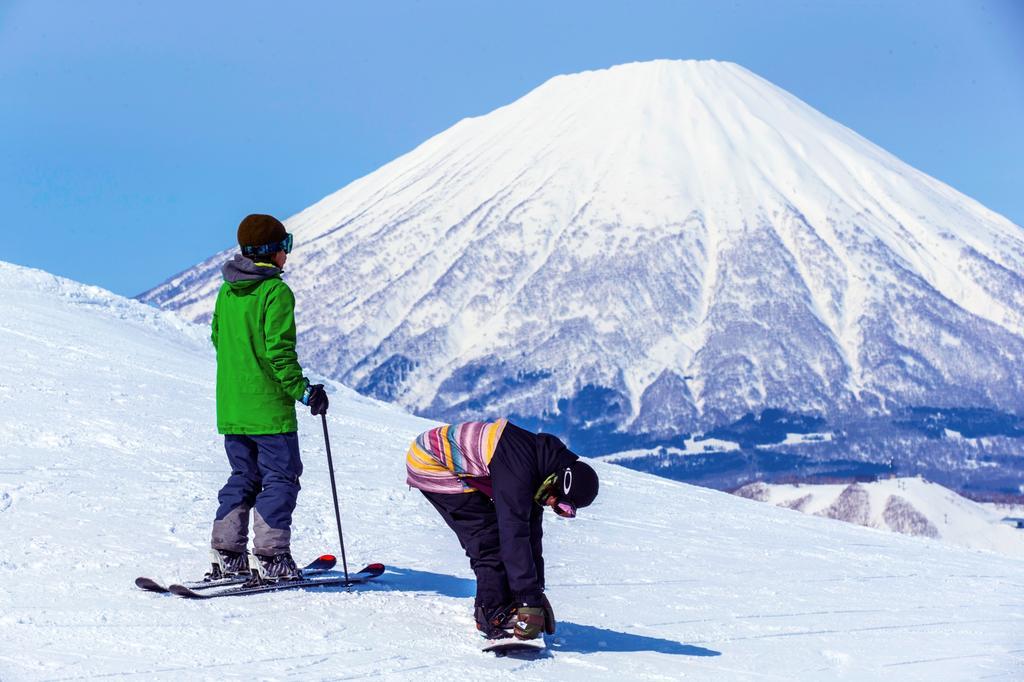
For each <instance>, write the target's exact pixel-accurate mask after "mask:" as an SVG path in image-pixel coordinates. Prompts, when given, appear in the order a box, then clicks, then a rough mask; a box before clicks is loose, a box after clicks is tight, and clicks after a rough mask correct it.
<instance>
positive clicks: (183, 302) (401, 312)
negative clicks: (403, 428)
mask: <svg viewBox="0 0 1024 682" xmlns="http://www.w3.org/2000/svg"><path fill="white" fill-rule="evenodd" d="M253 210H257V207H253ZM287 224H288V227H289V229H290V230H292V231H293V232H294V233H295V236H296V244H297V246H296V250H295V252H294V253H293V254H292V256H291V258H290V260H289V266H288V267H289V270H290V273H291V282H292V284H293V286H294V287H295V290H296V294H297V296H298V299H299V303H300V308H301V309H302V310H303V313H302V315H301V317H300V319H299V329H300V335H301V339H300V343H302V344H304V346H305V348H306V349H307V350H308V352H309V353H310V354H311V355H312V357H314V358H315V361H316V363H317V364H318V366H320V367H323V368H324V369H325V371H329V372H330V373H331V375H332V376H334V377H336V378H338V379H340V380H342V381H344V382H345V383H346V384H347V385H349V386H353V387H356V388H357V389H358V390H359V391H360V392H363V393H364V394H367V395H372V396H375V397H378V398H381V399H384V400H388V401H395V402H399V403H400V404H402V405H404V406H406V407H408V408H410V409H412V410H414V411H416V412H417V413H418V414H423V415H430V416H432V417H436V418H445V419H454V418H458V417H467V416H469V415H471V414H473V413H474V412H477V411H479V410H481V409H482V410H485V411H491V412H503V413H515V414H520V415H527V416H535V415H540V414H541V413H543V412H545V411H547V412H548V413H550V414H551V415H554V416H553V417H552V419H551V421H552V422H553V426H551V428H555V429H557V430H558V431H559V432H561V433H574V432H575V431H579V430H582V429H587V428H590V429H596V428H599V427H602V426H606V427H608V428H609V429H612V430H615V429H618V430H625V431H628V432H629V433H631V434H640V433H643V434H653V435H656V436H660V437H665V436H669V435H677V434H680V433H687V432H692V431H697V430H708V429H709V428H710V427H712V426H714V425H716V424H722V423H727V422H729V421H732V420H735V419H737V418H739V417H740V416H742V415H743V414H745V413H747V412H751V411H755V412H756V411H759V410H760V409H762V408H765V407H774V408H782V409H787V410H790V411H795V412H800V413H808V412H811V413H819V414H823V415H825V416H827V417H831V416H834V415H836V414H837V413H843V414H846V413H853V414H860V413H861V412H867V413H868V414H874V413H876V412H883V413H885V412H887V411H889V410H892V409H898V408H901V407H906V406H920V405H930V406H938V407H964V406H968V407H970V406H973V407H987V408H996V409H1000V410H1004V411H1009V412H1013V413H1016V414H1020V410H1021V406H1022V405H1024V376H1022V375H1021V373H1020V372H1019V371H1018V370H1019V367H1020V365H1021V363H1022V362H1024V232H1022V230H1021V229H1020V227H1019V226H1017V225H1014V224H1013V223H1011V222H1010V221H1008V220H1006V219H1005V218H1003V217H1002V216H999V215H998V214H996V213H994V212H992V211H990V210H988V209H986V208H985V207H984V206H982V205H980V204H978V203H977V202H976V201H974V200H972V199H970V198H969V197H966V196H964V195H963V194H960V193H959V192H957V191H956V190H954V189H953V188H951V187H949V186H947V185H944V184H943V183H941V182H938V181H937V180H935V179H934V178H931V177H929V176H927V175H925V174H923V173H921V172H919V171H917V170H915V169H914V168H912V167H910V166H908V165H907V164H906V163H904V162H902V161H901V160H899V159H897V158H896V157H894V156H893V155H891V154H889V153H888V152H886V151H885V150H883V149H881V148H879V147H877V146H876V145H874V144H872V143H871V142H869V141H868V140H865V139H864V138H862V137H860V136H859V135H857V134H856V133H855V132H853V131H851V130H849V129H848V128H845V127H844V126H842V125H840V124H838V123H836V122H835V121H832V120H831V119H829V118H827V117H826V116H824V115H823V114H821V113H820V112H818V111H816V110H815V109H813V108H812V107H810V106H808V105H807V104H805V103H804V102H802V101H800V100H798V99H797V98H795V97H793V96H792V95H791V94H789V93H787V92H785V91H784V90H782V89H780V88H778V87H776V86H774V85H772V84H771V83H769V82H767V81H765V80H764V79H762V78H760V77H758V76H757V75H755V74H753V73H751V72H750V71H747V70H746V69H744V68H742V67H740V66H738V65H736V64H730V63H722V62H714V61H701V62H696V61H685V62H683V61H654V62H645V63H635V64H624V65H621V66H616V67H613V68H610V69H604V70H597V71H587V72H583V73H578V74H572V75H568V76H559V77H557V78H553V79H551V80H550V81H548V82H547V83H544V84H543V85H541V86H540V87H538V88H536V89H535V90H534V91H532V92H530V93H529V94H527V95H525V96H524V97H522V98H521V99H519V100H518V101H516V102H513V103H511V104H509V105H508V106H505V107H501V108H499V109H497V110H495V111H493V112H491V113H489V114H487V115H486V116H481V117H477V118H470V119H465V120H463V121H460V122H459V123H457V124H456V125H454V126H452V127H451V128H450V129H448V130H446V131H444V132H443V133H441V134H439V135H437V136H435V137H433V138H431V139H429V140H427V141H426V142H424V143H423V144H422V145H420V146H419V147H417V148H416V149H414V150H413V151H411V152H409V153H408V154H406V155H404V156H402V157H400V158H398V159H396V160H394V161H393V162H391V163H389V164H387V165H385V166H383V167H382V168H380V169H379V170H377V171H375V172H374V173H371V174H370V175H367V176H366V177H364V178H361V179H359V180H356V181H355V182H353V183H351V184H349V185H348V186H346V187H344V188H343V189H341V190H340V191H338V192H336V193H334V194H332V195H330V196H328V197H326V198H324V199H323V200H321V201H320V202H318V203H316V204H314V205H313V206H310V207H309V208H307V209H306V210H304V211H302V212H301V213H299V214H298V215H296V216H294V217H292V218H291V219H290V220H288V223H287ZM232 228H233V226H231V225H225V226H224V229H225V244H226V245H227V244H230V241H231V236H232ZM227 253H228V252H225V253H221V254H217V255H215V256H213V257H212V258H210V259H209V260H207V261H205V262H203V263H201V264H199V265H197V266H196V267H195V268H192V269H190V270H188V271H186V272H184V273H181V274H179V275H177V276H175V277H173V278H171V279H170V280H168V281H167V282H165V283H164V284H162V285H161V286H159V287H157V288H155V289H154V290H152V291H150V292H148V293H146V294H145V295H144V296H143V298H144V300H146V301H149V302H152V303H155V304H157V305H159V306H161V307H165V308H169V309H176V310H180V311H181V312H182V313H183V314H185V315H186V316H187V317H188V318H189V319H196V320H205V319H208V317H209V315H210V312H211V311H212V308H213V301H214V296H215V293H216V290H217V286H218V285H219V272H218V268H219V266H220V264H221V263H222V262H223V260H224V259H225V257H226V256H227ZM303 303H306V305H303ZM630 447H636V444H625V445H618V446H616V447H615V448H613V449H606V450H603V452H610V451H613V450H614V449H619V450H621V449H628V448H630Z"/></svg>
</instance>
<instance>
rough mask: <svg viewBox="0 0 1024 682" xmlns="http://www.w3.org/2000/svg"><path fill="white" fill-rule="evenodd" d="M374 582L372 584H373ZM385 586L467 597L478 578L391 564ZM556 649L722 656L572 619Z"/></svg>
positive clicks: (553, 643) (552, 642)
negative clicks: (583, 623) (576, 621)
mask: <svg viewBox="0 0 1024 682" xmlns="http://www.w3.org/2000/svg"><path fill="white" fill-rule="evenodd" d="M373 584H374V583H371V585H373ZM376 585H379V586H381V587H383V588H386V589H389V590H395V591H400V592H434V593H437V594H440V595H443V596H445V597H454V598H457V599H465V598H468V597H472V596H474V595H475V594H476V581H475V580H471V579H467V578H459V577H457V576H454V575H447V574H444V573H433V572H431V571H420V570H417V569H414V568H402V567H397V566H388V570H387V573H385V574H384V575H383V576H381V579H380V580H378V581H377V582H376ZM548 642H549V646H550V647H551V649H552V650H554V651H564V652H575V653H578V654H593V653H598V652H620V653H633V652H640V651H652V652H654V653H658V654H672V655H676V656H721V655H722V653H721V652H720V651H715V650H713V649H705V648H703V647H699V646H692V645H689V644H683V643H681V642H675V641H673V640H671V639H661V638H660V637H648V636H646V635H635V634H632V633H629V632H619V631H617V630H609V629H607V628H599V627H595V626H593V625H581V624H579V623H571V622H569V621H560V622H559V623H558V632H557V634H555V636H554V637H552V638H550V639H549V640H548Z"/></svg>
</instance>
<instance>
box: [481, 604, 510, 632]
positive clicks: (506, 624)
mask: <svg viewBox="0 0 1024 682" xmlns="http://www.w3.org/2000/svg"><path fill="white" fill-rule="evenodd" d="M474 615H475V617H476V629H477V630H479V631H480V634H481V635H482V636H483V637H484V638H485V639H506V638H507V637H511V636H512V633H511V632H509V631H510V630H511V629H512V627H513V626H514V625H515V622H516V606H515V604H514V603H513V604H506V605H505V606H499V607H497V608H488V607H486V606H477V607H476V609H474Z"/></svg>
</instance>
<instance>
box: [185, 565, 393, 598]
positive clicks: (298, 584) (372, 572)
mask: <svg viewBox="0 0 1024 682" xmlns="http://www.w3.org/2000/svg"><path fill="white" fill-rule="evenodd" d="M383 573H384V564H370V565H369V566H367V567H365V568H364V569H363V570H361V571H359V572H358V573H349V576H348V580H347V581H346V580H345V576H341V575H337V576H331V577H314V578H303V579H301V580H281V581H278V582H253V581H249V582H246V583H243V584H241V585H233V586H227V587H224V589H221V590H217V591H213V592H200V591H198V590H195V589H192V588H189V587H188V586H186V585H171V586H170V587H168V588H167V589H168V591H170V593H171V594H174V595H177V596H179V597H182V598H184V599H214V598H215V597H237V596H242V595H246V594H261V593H263V592H279V591H281V590H294V589H299V588H304V587H328V586H338V585H342V586H344V585H358V584H360V583H365V582H367V581H370V580H373V579H374V578H377V577H379V576H380V575H382V574H383Z"/></svg>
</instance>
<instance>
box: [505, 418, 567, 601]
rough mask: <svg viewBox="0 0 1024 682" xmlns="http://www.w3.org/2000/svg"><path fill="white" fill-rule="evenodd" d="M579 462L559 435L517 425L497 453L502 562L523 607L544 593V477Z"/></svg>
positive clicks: (510, 427) (508, 431)
mask: <svg viewBox="0 0 1024 682" xmlns="http://www.w3.org/2000/svg"><path fill="white" fill-rule="evenodd" d="M577 459H579V457H578V456H576V455H575V454H573V453H572V452H571V451H570V450H569V449H568V448H567V447H565V444H564V443H562V441H561V440H559V439H558V438H557V437H555V436H552V435H551V434H547V433H536V434H535V433H531V432H529V431H526V430H524V429H521V428H519V427H518V426H516V425H515V424H511V423H509V424H507V425H506V426H505V429H504V431H503V432H502V434H501V439H500V440H499V441H498V445H497V447H496V448H495V450H494V457H492V458H491V462H490V466H489V468H490V473H491V481H490V482H491V486H492V487H493V491H492V495H491V497H492V498H493V499H494V507H495V511H496V512H497V517H498V534H499V537H500V539H501V560H502V563H503V564H504V565H505V571H506V572H507V574H508V584H509V588H510V589H511V590H512V597H513V599H515V600H516V601H517V602H519V603H521V604H527V605H530V606H535V605H540V604H541V603H542V595H543V592H544V557H543V555H542V548H541V537H542V535H543V530H542V528H541V519H542V513H543V511H544V508H543V507H541V506H540V505H538V504H537V503H536V502H535V501H534V499H533V498H534V496H535V495H536V493H537V489H538V488H540V486H541V484H542V483H543V482H544V479H546V478H547V477H548V476H550V475H551V474H553V473H555V472H556V471H561V470H562V469H564V468H565V467H567V466H569V465H570V464H572V463H573V462H575V461H576V460H577Z"/></svg>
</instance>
